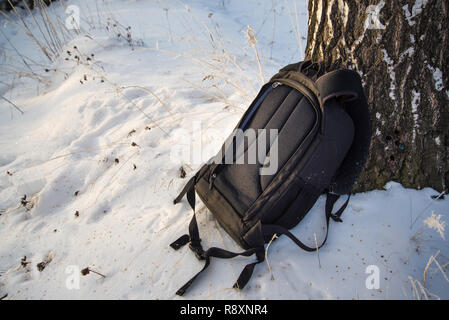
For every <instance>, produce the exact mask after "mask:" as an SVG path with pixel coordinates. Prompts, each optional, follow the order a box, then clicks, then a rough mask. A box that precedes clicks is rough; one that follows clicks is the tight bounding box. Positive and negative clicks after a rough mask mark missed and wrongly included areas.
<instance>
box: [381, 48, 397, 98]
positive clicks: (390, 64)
mask: <svg viewBox="0 0 449 320" xmlns="http://www.w3.org/2000/svg"><path fill="white" fill-rule="evenodd" d="M381 51H382V54H383V56H384V61H385V63H386V64H387V69H388V74H389V75H390V80H391V81H390V98H391V100H396V95H395V90H396V84H395V83H396V72H395V70H394V61H393V60H392V59H391V58H390V56H389V55H388V52H387V50H385V49H382V50H381Z"/></svg>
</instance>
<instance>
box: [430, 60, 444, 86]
mask: <svg viewBox="0 0 449 320" xmlns="http://www.w3.org/2000/svg"><path fill="white" fill-rule="evenodd" d="M427 68H429V70H430V71H431V72H432V77H433V80H434V81H435V89H436V90H438V91H441V90H443V89H444V85H443V72H441V70H440V69H439V68H438V67H436V68H434V67H432V66H431V65H430V64H427Z"/></svg>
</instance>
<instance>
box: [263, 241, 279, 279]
mask: <svg viewBox="0 0 449 320" xmlns="http://www.w3.org/2000/svg"><path fill="white" fill-rule="evenodd" d="M277 238H279V237H278V235H277V234H276V233H275V234H274V235H273V237H272V238H271V240H270V242H268V245H267V249H265V260H266V261H267V266H268V270H269V271H270V274H271V280H274V276H273V272H272V270H271V266H270V262H269V261H268V248H269V247H270V245H271V243H272V242H273V241H274V239H277Z"/></svg>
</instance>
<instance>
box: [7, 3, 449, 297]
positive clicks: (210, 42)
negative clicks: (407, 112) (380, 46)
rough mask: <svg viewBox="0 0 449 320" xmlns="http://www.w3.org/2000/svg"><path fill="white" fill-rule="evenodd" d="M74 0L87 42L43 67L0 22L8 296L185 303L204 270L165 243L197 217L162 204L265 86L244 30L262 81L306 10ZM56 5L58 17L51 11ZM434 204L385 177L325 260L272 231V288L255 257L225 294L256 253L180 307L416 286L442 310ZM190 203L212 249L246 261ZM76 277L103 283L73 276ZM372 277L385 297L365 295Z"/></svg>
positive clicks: (11, 26) (316, 213) (300, 31)
mask: <svg viewBox="0 0 449 320" xmlns="http://www.w3.org/2000/svg"><path fill="white" fill-rule="evenodd" d="M68 4H72V5H76V6H77V7H78V8H79V9H80V17H81V20H80V27H82V28H83V30H84V32H81V33H80V34H79V35H77V36H74V37H73V39H71V40H70V39H68V37H67V43H65V44H64V46H63V48H64V50H63V52H62V53H61V54H60V56H59V57H58V58H57V59H55V61H54V62H53V63H49V62H48V60H47V59H46V57H45V56H44V55H43V54H42V52H41V50H40V49H39V48H38V46H36V44H35V43H33V41H32V40H30V39H29V38H28V37H27V36H26V34H25V32H24V28H23V26H22V25H21V24H20V22H18V21H17V19H15V21H16V22H17V23H13V22H8V23H6V21H7V20H3V21H2V26H1V28H2V36H1V38H0V46H1V53H2V56H1V66H0V68H1V75H0V80H1V82H0V93H1V96H2V97H3V98H2V100H0V123H1V126H0V298H1V297H4V296H5V295H6V294H7V296H6V297H5V299H61V298H62V299H72V298H74V299H102V298H105V299H173V298H179V297H177V296H176V295H175V292H176V290H177V289H178V288H179V287H180V286H181V285H183V284H184V283H185V282H186V281H187V280H188V279H190V277H191V276H192V275H193V274H195V273H196V272H198V271H199V270H200V269H201V268H202V263H203V262H199V261H197V260H196V258H195V257H194V255H193V254H192V253H191V251H190V250H189V249H188V248H187V247H185V248H183V249H181V250H179V251H174V250H172V249H171V248H169V246H168V245H169V244H170V243H171V242H172V241H173V240H175V239H176V238H177V237H178V236H180V235H182V234H184V233H185V232H186V231H187V226H188V222H189V221H190V218H191V210H190V209H189V207H188V205H187V203H186V201H183V203H182V204H179V205H177V206H174V205H173V203H172V200H173V198H174V197H175V196H176V195H177V193H178V192H179V190H180V189H181V188H182V187H183V186H184V184H185V183H186V181H187V179H188V178H189V177H190V176H191V175H193V174H194V173H195V172H196V170H197V169H198V168H199V166H200V165H201V162H202V161H205V160H207V159H208V158H209V157H210V156H212V155H214V154H215V153H216V152H217V151H218V149H219V148H220V146H221V144H222V142H223V141H224V139H225V138H226V137H227V135H228V134H229V133H230V132H231V131H232V129H233V128H234V126H235V124H236V122H237V121H238V119H239V118H240V116H241V114H242V112H243V111H244V109H245V108H246V106H247V105H248V103H249V102H250V100H251V99H252V98H253V97H254V95H255V93H256V92H255V91H256V90H257V89H258V88H259V87H260V85H261V83H262V79H261V75H260V72H259V67H258V63H257V60H256V56H255V52H254V50H253V47H252V46H251V43H248V41H247V36H246V35H245V31H247V30H248V28H247V26H248V25H250V26H251V27H252V29H253V30H254V31H253V32H254V34H255V35H256V37H257V39H258V42H257V43H256V46H257V50H258V54H259V56H260V59H261V65H262V67H263V75H264V79H265V81H267V80H268V79H269V77H270V76H271V75H272V74H273V73H275V72H276V71H277V70H278V69H279V68H280V67H282V66H283V65H285V64H288V63H292V62H296V61H299V60H301V59H302V58H303V57H302V55H303V52H304V48H305V37H306V36H307V1H306V0H298V1H296V3H295V2H293V1H291V0H279V1H278V0H273V1H262V0H260V1H257V0H251V1H239V0H223V1H216V2H213V1H207V0H195V1H189V3H188V5H186V4H183V3H182V2H180V1H174V0H173V1H149V0H148V1H144V0H140V1H139V0H135V1H118V0H116V1H114V0H111V1H95V2H94V1H70V2H68ZM52 8H53V9H54V13H55V14H57V15H58V16H59V17H60V19H61V20H62V21H64V20H65V19H66V17H67V15H66V14H65V12H64V8H62V7H61V6H60V5H59V4H56V5H53V6H52ZM53 9H52V10H53ZM52 12H53V11H52ZM108 18H109V19H108ZM25 21H26V22H27V23H29V25H30V26H33V20H32V19H31V17H27V18H26V19H25ZM117 22H119V23H120V24H121V25H122V26H123V27H120V26H117V25H116V26H115V27H114V24H117ZM128 26H129V27H131V28H130V29H127V28H128ZM106 27H107V28H106ZM31 29H32V30H33V31H34V32H36V33H37V31H36V30H37V28H36V27H34V28H33V27H32V28H31ZM107 29H109V30H107ZM129 31H130V32H131V35H130V37H128V40H127V32H129ZM118 33H121V34H120V36H118V35H117V34H118ZM7 39H8V40H7ZM298 39H299V42H298ZM18 53H20V54H18ZM23 60H25V61H26V65H25V64H24V63H23ZM46 69H47V70H46ZM5 99H7V100H9V101H11V102H13V103H14V104H15V105H16V106H17V107H18V108H20V109H21V110H23V114H21V113H20V112H19V111H18V110H17V109H16V108H15V107H14V106H13V105H12V104H11V103H10V102H7V101H6V100H5ZM190 142H191V143H190ZM189 143H190V144H189ZM198 150H200V153H198V152H197V151H198ZM175 151H176V152H175ZM180 154H184V158H182V159H179V157H177V156H178V155H180ZM198 154H201V157H199V156H198ZM186 157H187V158H186ZM180 160H181V161H180ZM181 166H182V167H183V168H184V169H185V171H186V174H187V176H186V177H185V178H181V174H180V167H181ZM25 195H26V198H24V196H25ZM435 195H438V192H436V191H434V190H431V189H424V190H420V191H418V190H410V189H404V188H403V187H401V185H399V184H397V183H393V182H391V183H389V184H387V186H386V187H385V190H382V191H373V192H369V193H364V194H357V195H355V196H353V197H352V199H351V202H350V205H349V207H348V209H347V210H346V211H345V213H344V215H343V220H344V223H342V224H336V223H332V224H331V229H330V235H329V241H328V243H327V244H326V246H325V247H323V248H322V249H321V250H320V252H319V260H318V256H317V254H316V253H307V252H304V251H302V250H300V249H298V248H297V247H296V246H294V245H293V243H291V242H290V241H289V240H288V239H284V238H281V239H279V240H277V241H276V242H274V243H273V244H272V245H271V246H270V249H269V252H268V257H269V261H270V265H271V268H272V272H273V277H274V279H275V280H274V281H272V280H270V278H271V275H270V272H269V271H268V268H267V264H266V263H264V264H260V265H258V266H257V267H256V269H255V274H254V276H253V279H252V280H251V281H250V283H249V284H248V286H247V287H246V288H245V289H244V290H243V291H237V290H235V289H232V284H233V283H234V281H235V280H236V278H237V277H238V275H239V273H240V271H241V269H242V268H243V267H244V265H246V264H247V263H248V261H251V260H252V259H253V258H235V259H232V260H220V259H213V260H212V264H211V267H210V268H209V269H208V270H207V271H206V272H205V274H204V275H202V276H201V279H198V280H197V282H196V283H195V285H194V286H192V288H191V290H190V291H189V292H188V293H187V294H186V296H185V297H186V298H192V299H227V298H230V299H407V298H408V299H412V298H416V297H417V294H416V292H419V293H418V294H419V296H420V297H421V298H424V294H423V293H422V292H423V291H422V289H421V287H420V283H421V284H423V286H424V285H425V288H426V289H425V290H426V292H427V295H428V296H429V298H435V297H434V296H431V295H430V293H432V294H435V295H438V296H439V297H441V298H446V299H447V298H449V281H448V279H447V278H445V274H443V272H447V270H448V268H447V267H448V265H447V263H448V256H449V246H448V242H447V241H446V240H444V226H445V221H448V220H449V212H448V211H449V199H447V197H446V199H439V200H436V199H432V196H435ZM339 203H340V202H339ZM198 206H199V210H198V219H199V224H200V233H201V235H202V238H203V239H204V240H203V241H204V243H203V244H204V246H205V247H209V246H218V247H222V248H226V249H228V250H234V251H239V250H240V249H239V248H238V247H237V246H236V245H235V243H234V242H233V241H232V240H231V239H230V237H229V236H228V235H227V234H226V233H225V232H224V231H223V229H221V228H220V227H219V226H218V224H217V222H216V221H215V220H214V218H213V217H212V215H211V214H210V213H209V212H208V211H207V209H205V208H204V205H202V204H198ZM337 206H338V203H337ZM323 212H324V199H320V200H319V201H318V202H317V204H316V205H315V207H314V208H313V209H312V211H311V212H310V214H309V215H308V216H307V218H306V219H305V220H304V221H303V222H302V223H301V225H300V226H298V227H296V228H295V229H293V233H294V234H296V235H298V236H299V237H300V238H302V239H304V240H305V241H308V242H309V243H313V239H314V237H313V235H314V232H318V231H320V232H318V233H322V230H321V229H322V226H323V220H324V213H323ZM432 212H433V213H434V216H432ZM438 221H439V222H438ZM438 228H440V229H438ZM437 252H439V254H438V256H436V259H435V260H436V261H437V262H438V263H439V264H440V267H441V269H439V268H438V265H437V263H435V262H434V261H431V263H430V264H429V266H428V268H427V271H426V273H425V281H424V270H425V268H426V265H427V264H428V261H429V258H431V256H432V255H435V254H437ZM42 262H43V264H42ZM445 264H446V265H445ZM38 265H39V266H38ZM370 266H371V267H370ZM372 266H374V267H372ZM86 267H89V268H90V269H91V270H94V271H97V272H99V273H101V274H103V275H104V276H105V277H104V278H103V277H102V276H100V275H98V274H95V273H89V274H87V275H85V276H83V275H81V273H80V270H82V269H84V268H86ZM39 269H40V270H39ZM377 271H379V272H378V273H377ZM367 272H368V273H367ZM377 274H378V275H379V288H378V289H376V288H374V289H372V288H371V289H370V288H369V287H370V286H369V284H375V281H373V282H371V280H372V279H374V278H375V276H376V275H377ZM373 277H374V278H373ZM367 279H368V286H367ZM414 279H416V280H417V281H419V282H420V283H418V282H416V281H415V280H414ZM78 284H79V285H78ZM414 287H415V288H416V289H414Z"/></svg>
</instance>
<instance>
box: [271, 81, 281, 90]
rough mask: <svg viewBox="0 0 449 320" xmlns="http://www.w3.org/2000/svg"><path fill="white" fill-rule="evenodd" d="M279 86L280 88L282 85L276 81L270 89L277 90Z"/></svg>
mask: <svg viewBox="0 0 449 320" xmlns="http://www.w3.org/2000/svg"><path fill="white" fill-rule="evenodd" d="M279 86H282V83H281V82H279V81H276V82H274V83H273V84H272V85H271V87H272V88H273V89H274V88H277V87H279Z"/></svg>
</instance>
